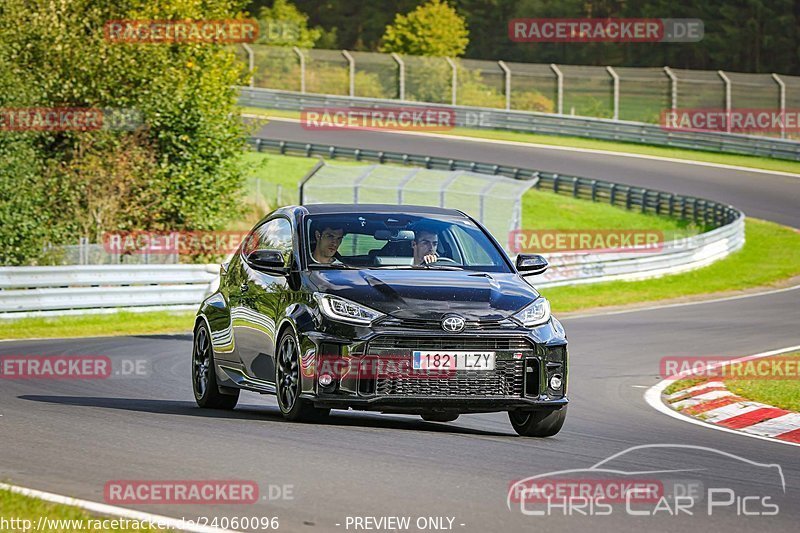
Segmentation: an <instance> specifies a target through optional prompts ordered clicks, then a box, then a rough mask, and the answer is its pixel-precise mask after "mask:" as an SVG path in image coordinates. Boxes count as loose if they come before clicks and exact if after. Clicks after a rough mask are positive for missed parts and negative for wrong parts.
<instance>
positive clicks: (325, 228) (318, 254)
mask: <svg viewBox="0 0 800 533" xmlns="http://www.w3.org/2000/svg"><path fill="white" fill-rule="evenodd" d="M312 233H313V235H314V240H315V241H316V244H315V245H314V251H313V252H311V258H312V259H314V261H316V262H317V263H323V264H342V262H341V261H340V260H339V246H341V244H342V239H343V238H344V226H343V225H341V224H338V223H336V222H331V223H329V224H328V223H326V224H321V225H320V226H318V227H316V228H315V229H313V230H312Z"/></svg>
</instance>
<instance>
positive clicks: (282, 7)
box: [257, 0, 323, 48]
mask: <svg viewBox="0 0 800 533" xmlns="http://www.w3.org/2000/svg"><path fill="white" fill-rule="evenodd" d="M258 20H259V24H260V26H261V32H260V34H259V37H258V41H257V42H258V43H260V44H270V45H274V46H298V47H300V48H314V44H315V43H316V42H317V41H318V40H319V39H320V38H321V37H322V34H323V32H322V30H321V29H320V28H309V27H308V15H306V14H305V13H302V12H301V11H300V10H299V9H297V7H295V6H294V4H292V3H291V2H289V0H275V3H274V4H273V5H272V7H266V6H265V7H262V8H261V11H260V12H259V14H258Z"/></svg>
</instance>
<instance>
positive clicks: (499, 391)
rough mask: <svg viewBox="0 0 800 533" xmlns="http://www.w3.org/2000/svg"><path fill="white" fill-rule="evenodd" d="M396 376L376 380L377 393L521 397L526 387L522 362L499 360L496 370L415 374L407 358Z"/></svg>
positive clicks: (382, 394) (385, 394) (496, 362)
mask: <svg viewBox="0 0 800 533" xmlns="http://www.w3.org/2000/svg"><path fill="white" fill-rule="evenodd" d="M404 363H405V364H401V365H400V367H399V368H398V369H397V370H398V372H397V375H391V374H390V375H386V376H382V377H379V378H378V379H376V380H375V393H376V394H377V395H379V396H432V397H443V396H444V397H447V396H492V397H521V396H522V387H523V380H524V375H523V361H522V360H498V361H495V369H494V370H457V371H454V372H451V373H449V374H448V375H447V377H438V376H426V375H424V374H423V375H419V376H414V375H413V373H412V371H411V362H410V361H404Z"/></svg>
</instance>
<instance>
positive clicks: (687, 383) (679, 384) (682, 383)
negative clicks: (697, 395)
mask: <svg viewBox="0 0 800 533" xmlns="http://www.w3.org/2000/svg"><path fill="white" fill-rule="evenodd" d="M706 381H708V379H707V378H686V379H679V380H677V381H673V382H672V383H671V384H670V385H669V386H668V387H667V388H666V389H664V392H663V393H662V394H664V395H667V396H669V395H670V394H672V393H673V392H678V391H679V390H683V389H688V388H689V387H694V386H696V385H700V384H701V383H704V382H706Z"/></svg>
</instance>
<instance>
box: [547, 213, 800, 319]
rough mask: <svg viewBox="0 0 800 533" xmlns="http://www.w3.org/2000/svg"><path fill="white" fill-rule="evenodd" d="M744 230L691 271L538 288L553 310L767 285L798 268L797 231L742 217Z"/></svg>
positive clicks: (799, 240)
mask: <svg viewBox="0 0 800 533" xmlns="http://www.w3.org/2000/svg"><path fill="white" fill-rule="evenodd" d="M745 236H746V242H745V245H744V247H743V248H742V249H741V250H739V251H738V252H735V253H733V254H731V255H730V256H728V257H726V258H725V259H722V260H720V261H717V262H716V263H714V264H712V265H709V266H707V267H704V268H700V269H697V270H693V271H691V272H685V273H682V274H675V275H672V276H665V277H662V278H656V279H649V280H642V281H612V282H606V283H591V284H587V285H576V286H572V287H553V288H549V289H548V288H547V287H544V288H542V289H541V292H542V294H544V295H545V296H546V297H547V298H548V299H550V302H551V304H552V308H553V310H554V312H556V313H559V312H562V313H563V312H569V311H582V310H586V309H591V308H598V307H607V306H616V305H626V304H632V303H641V302H656V301H659V300H665V299H670V298H677V297H683V296H694V295H700V294H712V293H717V292H724V291H734V290H741V289H749V288H753V287H761V286H769V285H774V284H775V283H777V282H779V281H781V280H785V279H788V278H791V277H793V276H797V275H799V274H800V232H798V231H796V230H794V229H792V228H787V227H786V226H781V225H779V224H775V223H772V222H766V221H763V220H757V219H748V220H747V221H746V223H745ZM535 284H536V282H535V279H534V285H535Z"/></svg>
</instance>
